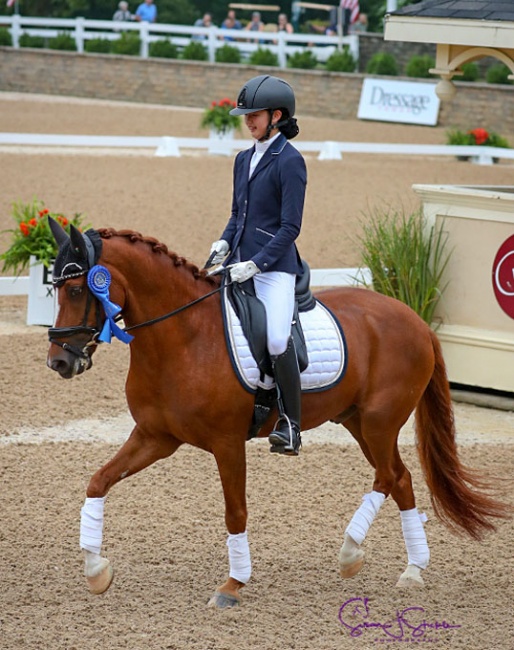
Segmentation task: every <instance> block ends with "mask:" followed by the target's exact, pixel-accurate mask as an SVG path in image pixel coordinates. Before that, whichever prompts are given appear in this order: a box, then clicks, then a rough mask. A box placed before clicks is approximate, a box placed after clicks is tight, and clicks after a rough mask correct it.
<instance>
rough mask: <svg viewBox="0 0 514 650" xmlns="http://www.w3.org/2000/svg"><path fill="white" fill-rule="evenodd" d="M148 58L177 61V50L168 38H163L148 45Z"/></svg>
mask: <svg viewBox="0 0 514 650" xmlns="http://www.w3.org/2000/svg"><path fill="white" fill-rule="evenodd" d="M148 53H149V54H150V56H153V57H156V58H158V59H178V49H177V46H176V45H174V44H173V43H172V42H171V41H170V40H169V38H163V39H161V40H159V41H154V42H153V43H150V47H149V48H148Z"/></svg>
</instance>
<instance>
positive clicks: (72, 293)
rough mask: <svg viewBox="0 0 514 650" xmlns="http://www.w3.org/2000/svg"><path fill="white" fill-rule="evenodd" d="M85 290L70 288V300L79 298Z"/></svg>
mask: <svg viewBox="0 0 514 650" xmlns="http://www.w3.org/2000/svg"><path fill="white" fill-rule="evenodd" d="M82 291H83V288H82V287H77V286H75V287H70V288H69V290H68V294H69V296H70V298H77V297H78V296H80V295H82Z"/></svg>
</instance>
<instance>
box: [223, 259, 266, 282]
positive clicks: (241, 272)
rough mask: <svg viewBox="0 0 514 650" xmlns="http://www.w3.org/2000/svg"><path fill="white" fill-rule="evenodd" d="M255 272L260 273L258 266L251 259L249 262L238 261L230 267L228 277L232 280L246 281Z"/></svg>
mask: <svg viewBox="0 0 514 650" xmlns="http://www.w3.org/2000/svg"><path fill="white" fill-rule="evenodd" d="M256 273H260V271H259V267H258V266H257V264H256V263H255V262H252V261H251V260H250V261H249V262H238V263H237V264H234V265H233V266H231V267H230V279H231V280H232V282H246V280H249V279H250V278H253V276H254V275H255V274H256Z"/></svg>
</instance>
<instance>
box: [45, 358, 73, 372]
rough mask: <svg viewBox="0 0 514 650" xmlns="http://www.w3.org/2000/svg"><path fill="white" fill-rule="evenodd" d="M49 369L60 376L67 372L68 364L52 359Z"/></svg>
mask: <svg viewBox="0 0 514 650" xmlns="http://www.w3.org/2000/svg"><path fill="white" fill-rule="evenodd" d="M50 368H51V369H52V370H55V371H56V372H58V373H59V374H60V375H62V374H63V373H66V372H67V371H68V370H69V364H68V363H67V362H66V361H63V360H62V359H54V360H53V361H52V363H51V364H50Z"/></svg>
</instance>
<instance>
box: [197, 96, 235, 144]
mask: <svg viewBox="0 0 514 650" xmlns="http://www.w3.org/2000/svg"><path fill="white" fill-rule="evenodd" d="M235 107H236V103H235V102H233V101H232V100H231V99H228V98H224V99H221V100H220V101H219V102H215V101H213V102H212V103H211V105H210V106H209V108H206V109H205V111H204V112H203V115H202V121H201V123H200V126H201V127H202V128H203V129H205V128H208V129H209V139H210V143H209V153H216V154H221V155H231V153H232V149H231V147H230V144H229V143H230V142H231V141H232V140H233V139H234V134H235V131H236V130H237V131H240V130H241V120H240V118H239V117H238V116H237V115H230V111H231V110H232V109H233V108H235Z"/></svg>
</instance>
